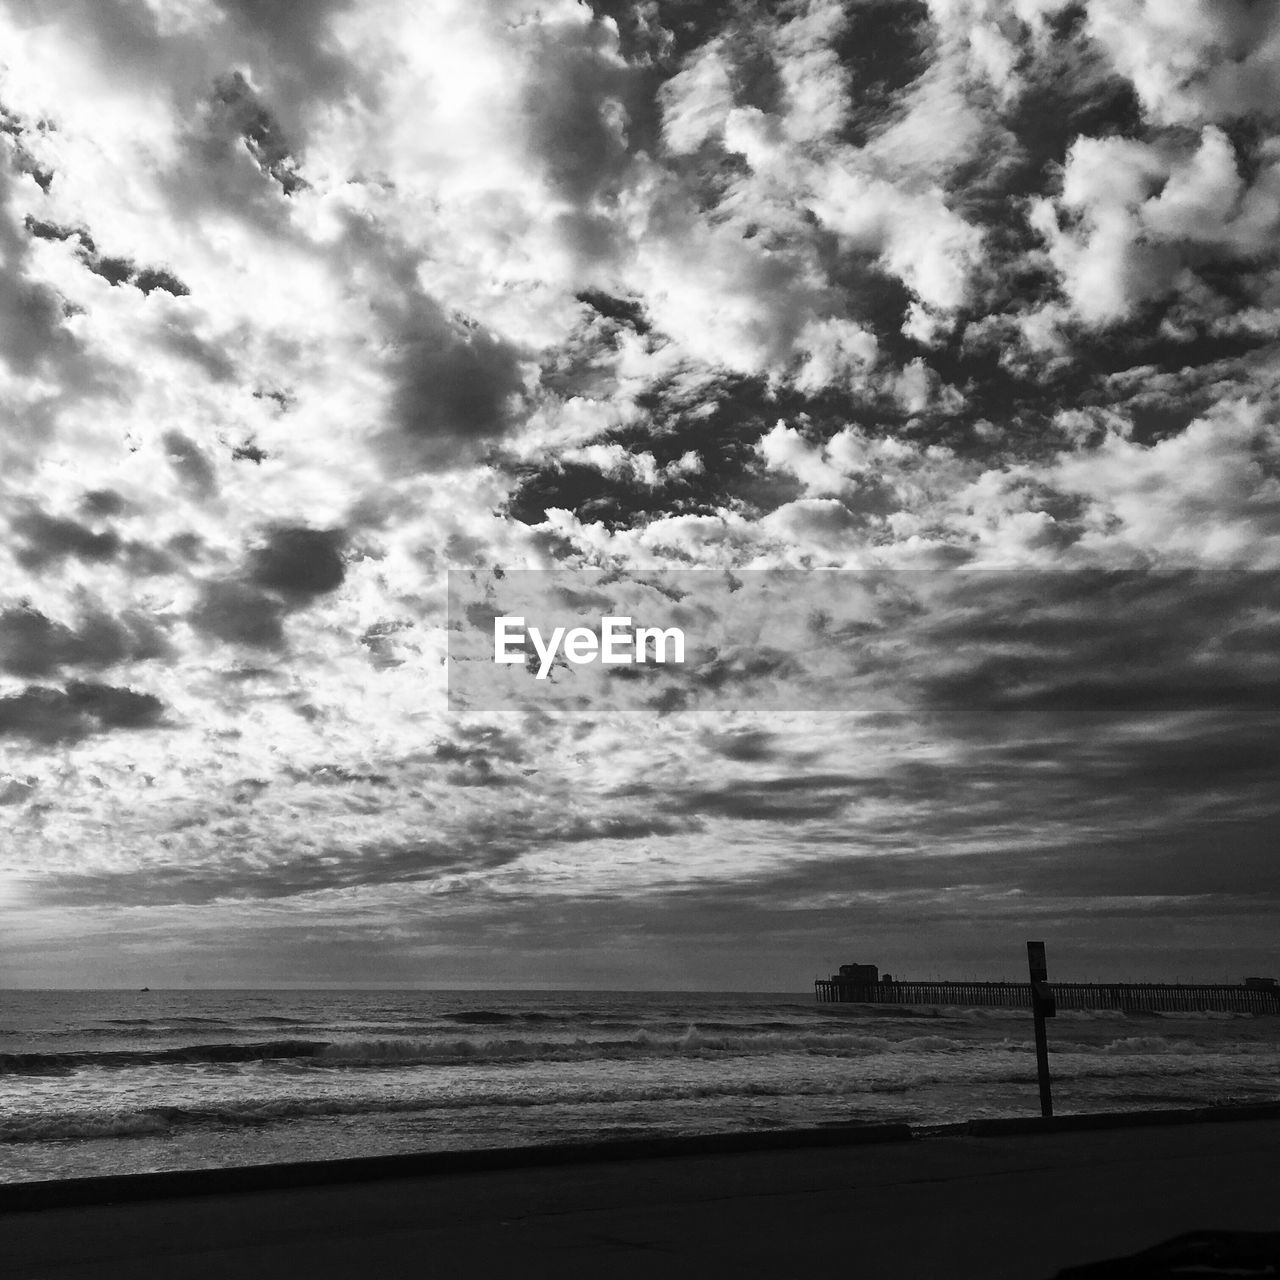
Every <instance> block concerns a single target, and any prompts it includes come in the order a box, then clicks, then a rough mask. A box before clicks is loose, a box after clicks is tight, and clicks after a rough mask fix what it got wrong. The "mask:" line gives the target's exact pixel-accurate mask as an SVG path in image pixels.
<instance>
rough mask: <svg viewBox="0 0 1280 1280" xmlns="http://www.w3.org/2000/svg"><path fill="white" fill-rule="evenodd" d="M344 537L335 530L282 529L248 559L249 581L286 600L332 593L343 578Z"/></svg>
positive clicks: (270, 534)
mask: <svg viewBox="0 0 1280 1280" xmlns="http://www.w3.org/2000/svg"><path fill="white" fill-rule="evenodd" d="M344 540H345V538H344V534H343V533H342V532H341V531H340V530H335V529H307V528H302V527H299V526H293V525H283V526H279V527H277V528H275V529H272V530H271V531H270V532H269V533H268V534H267V539H266V542H265V543H264V544H263V545H262V546H260V547H257V548H255V549H254V551H253V552H252V553H251V555H250V559H249V581H250V582H252V583H253V584H254V585H255V586H257V587H264V588H266V589H267V590H270V591H279V592H280V593H281V594H283V595H284V596H286V597H295V598H297V597H303V598H305V597H312V596H319V595H324V594H326V593H327V592H330V591H336V590H337V589H338V588H339V587H340V586H342V583H343V580H344V578H345V577H346V572H347V569H346V562H345V561H344V560H343V557H342V545H343V542H344Z"/></svg>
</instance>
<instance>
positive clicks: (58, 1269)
mask: <svg viewBox="0 0 1280 1280" xmlns="http://www.w3.org/2000/svg"><path fill="white" fill-rule="evenodd" d="M1153 1119H1155V1118H1154V1117H1150V1116H1148V1117H1145V1118H1144V1117H1131V1118H1130V1120H1131V1121H1132V1123H1126V1121H1125V1118H1124V1117H1111V1118H1109V1119H1107V1120H1102V1121H1098V1124H1099V1125H1101V1126H1105V1127H1098V1128H1092V1129H1090V1128H1084V1127H1083V1125H1085V1124H1087V1123H1088V1122H1087V1121H1082V1120H1080V1119H1078V1118H1077V1119H1076V1120H1074V1121H1072V1122H1069V1125H1074V1126H1079V1127H1074V1128H1073V1127H1065V1128H1060V1129H1058V1130H1057V1131H1054V1128H1053V1127H1052V1126H1045V1125H1044V1124H1042V1123H1040V1122H1037V1121H1027V1122H1024V1123H1022V1124H1020V1125H1015V1124H1013V1123H1012V1122H1006V1123H1005V1124H1004V1126H1003V1127H1004V1128H1005V1129H1006V1130H1016V1131H1012V1132H999V1131H998V1130H999V1129H1000V1128H1001V1126H1000V1125H985V1126H984V1125H982V1124H979V1125H976V1126H949V1127H944V1128H941V1129H936V1130H932V1131H923V1130H922V1131H919V1132H917V1133H914V1134H913V1133H910V1131H907V1133H906V1134H904V1133H903V1132H902V1131H900V1130H895V1131H894V1132H891V1133H888V1134H886V1135H885V1136H886V1137H887V1139H888V1140H882V1141H874V1142H866V1141H858V1140H857V1139H856V1137H854V1140H852V1141H851V1142H849V1143H847V1144H839V1145H837V1144H836V1143H835V1141H834V1140H830V1141H829V1142H828V1143H827V1144H826V1145H821V1146H814V1145H806V1146H798V1147H787V1146H785V1145H781V1143H782V1142H783V1141H784V1138H783V1135H778V1134H773V1135H770V1136H769V1141H770V1143H771V1144H772V1149H761V1150H749V1149H741V1150H736V1151H725V1150H721V1151H714V1150H709V1151H705V1152H699V1151H698V1150H697V1149H696V1141H695V1142H694V1143H692V1144H690V1145H689V1148H688V1150H686V1151H685V1152H683V1153H680V1154H666V1155H657V1154H655V1155H652V1156H650V1157H649V1158H634V1157H633V1158H628V1159H617V1158H610V1157H609V1148H608V1145H607V1144H601V1145H600V1146H599V1147H598V1148H596V1149H595V1150H594V1151H592V1150H590V1149H587V1150H584V1151H583V1152H582V1158H580V1159H576V1160H572V1161H563V1162H559V1163H556V1164H550V1165H538V1164H531V1163H528V1161H529V1159H530V1156H529V1153H524V1154H523V1155H522V1156H518V1160H520V1161H523V1162H524V1163H523V1167H515V1168H502V1167H501V1157H500V1153H496V1152H492V1153H488V1155H487V1158H488V1160H489V1161H490V1167H488V1168H483V1169H476V1170H474V1171H472V1172H464V1171H447V1169H445V1166H443V1165H441V1166H439V1167H440V1168H441V1169H442V1171H441V1172H436V1173H429V1172H428V1173H422V1174H419V1175H417V1176H404V1177H386V1176H378V1177H376V1178H373V1179H369V1180H364V1181H357V1180H345V1181H336V1182H333V1183H331V1184H329V1185H311V1186H303V1187H298V1186H293V1187H290V1186H287V1185H281V1186H278V1187H276V1188H274V1189H267V1188H265V1187H262V1173H261V1171H260V1172H259V1180H260V1181H259V1187H260V1189H257V1190H253V1191H247V1192H240V1193H237V1192H235V1191H229V1190H226V1189H223V1190H221V1191H219V1192H217V1193H215V1194H197V1195H173V1194H165V1192H166V1191H168V1192H170V1193H172V1192H177V1191H181V1190H182V1186H181V1179H182V1177H183V1175H181V1174H177V1175H153V1177H154V1178H156V1179H164V1178H169V1179H170V1183H169V1185H168V1186H167V1187H166V1186H165V1184H164V1183H163V1181H161V1182H160V1183H158V1184H157V1183H154V1182H153V1184H152V1185H151V1187H150V1188H149V1190H150V1192H151V1193H152V1194H151V1196H150V1198H147V1199H142V1200H138V1201H132V1202H130V1201H128V1200H124V1201H122V1202H117V1203H81V1204H67V1205H64V1206H63V1207H52V1206H53V1204H54V1203H55V1202H56V1200H57V1198H58V1197H57V1193H56V1191H53V1192H52V1194H50V1196H49V1202H50V1205H51V1207H46V1208H26V1209H20V1208H16V1207H13V1205H14V1201H13V1200H0V1213H2V1215H3V1231H0V1273H3V1274H5V1275H6V1276H12V1277H21V1278H29V1280H36V1278H37V1277H40V1278H43V1280H50V1278H52V1277H66V1278H68V1280H70V1278H71V1277H85V1278H88V1277H93V1278H94V1280H113V1278H115V1277H121V1278H123V1277H128V1278H129V1280H136V1278H137V1277H139V1276H170V1275H173V1276H178V1275H181V1276H184V1277H191V1278H200V1277H223V1276H232V1275H243V1276H268V1275H270V1276H293V1275H299V1276H307V1277H310V1278H312V1280H314V1278H316V1277H327V1276H332V1277H348V1276H351V1277H354V1276H366V1275H378V1276H410V1275H414V1276H417V1275H423V1274H427V1273H430V1274H433V1275H437V1276H446V1277H448V1276H464V1275H465V1276H548V1277H549V1276H583V1277H586V1276H598V1275H603V1274H606V1273H607V1274H610V1275H613V1276H622V1277H627V1276H636V1277H640V1276H651V1275H655V1274H662V1275H664V1276H666V1277H674V1276H695V1275H697V1276H703V1275H708V1274H711V1275H716V1274H723V1275H747V1276H756V1275H759V1276H765V1275H768V1276H790V1275H818V1274H827V1273H832V1272H834V1271H835V1270H836V1269H837V1268H838V1269H839V1271H841V1272H843V1273H845V1274H852V1275H857V1276H859V1277H878V1276H884V1277H931V1276H938V1277H943V1276H946V1277H969V1276H972V1277H983V1278H985V1280H1000V1278H1001V1277H1010V1280H1012V1278H1013V1277H1017V1278H1018V1280H1034V1278H1035V1277H1041V1276H1043V1277H1046V1278H1047V1277H1050V1276H1053V1275H1054V1274H1056V1272H1057V1271H1059V1270H1060V1269H1062V1268H1064V1267H1068V1266H1078V1265H1081V1264H1084V1263H1087V1262H1090V1261H1095V1260H1099V1259H1101V1258H1105V1257H1114V1256H1117V1255H1123V1254H1129V1253H1133V1252H1136V1251H1139V1250H1142V1249H1145V1248H1149V1247H1151V1246H1153V1245H1155V1244H1157V1243H1159V1242H1161V1241H1163V1240H1166V1239H1168V1238H1170V1237H1173V1236H1176V1235H1179V1234H1181V1233H1184V1232H1188V1231H1195V1230H1219V1231H1258V1232H1262V1231H1269V1232H1276V1231H1280V1205H1278V1204H1277V1198H1276V1189H1277V1187H1280V1118H1263V1119H1259V1118H1257V1116H1256V1115H1255V1116H1252V1117H1250V1118H1243V1117H1241V1118H1235V1119H1232V1120H1215V1119H1206V1120H1202V1121H1200V1122H1195V1123H1152V1120H1153ZM993 1129H995V1130H997V1131H996V1132H992V1130H993ZM851 1136H852V1135H851ZM437 1160H439V1157H437ZM331 1172H332V1174H333V1176H338V1177H342V1176H344V1175H343V1174H342V1173H341V1171H340V1170H338V1169H336V1168H335V1169H333V1170H331ZM384 1172H385V1171H384ZM220 1176H223V1177H226V1176H227V1173H226V1172H225V1171H221V1172H220ZM109 1181H110V1180H99V1182H98V1194H100V1195H108V1196H109V1195H110V1190H109V1187H108V1185H107V1184H108V1183H109ZM56 1185H57V1184H48V1186H49V1187H50V1188H54V1187H56ZM21 1190H22V1189H20V1188H17V1187H10V1188H6V1189H5V1193H6V1194H7V1195H10V1196H12V1195H13V1194H14V1193H17V1192H19V1191H21ZM26 1191H27V1193H28V1194H30V1187H28V1188H27V1189H26Z"/></svg>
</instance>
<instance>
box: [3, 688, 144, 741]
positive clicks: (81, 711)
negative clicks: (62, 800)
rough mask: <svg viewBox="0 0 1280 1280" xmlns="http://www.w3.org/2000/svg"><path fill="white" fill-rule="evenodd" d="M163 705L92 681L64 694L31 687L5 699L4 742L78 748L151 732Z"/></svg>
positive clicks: (63, 692) (56, 690) (68, 689)
mask: <svg viewBox="0 0 1280 1280" xmlns="http://www.w3.org/2000/svg"><path fill="white" fill-rule="evenodd" d="M163 714H164V704H163V703H162V702H161V701H160V699H159V698H157V697H155V696H154V695H152V694H149V693H138V692H136V691H135V690H133V689H123V688H116V687H115V686H113V685H106V684H97V683H93V682H88V681H79V682H74V683H72V684H69V685H67V686H66V688H65V689H55V688H47V687H44V686H40V685H28V686H27V688H26V689H24V690H23V692H22V693H18V694H13V695H11V696H10V697H6V698H0V736H8V737H17V738H26V739H27V740H28V741H30V742H37V743H42V744H44V745H53V744H56V743H63V742H78V741H79V740H80V739H82V738H87V737H89V736H90V735H91V734H94V733H100V732H103V731H105V730H111V729H147V728H152V727H154V726H155V725H157V724H158V723H160V720H161V718H162V716H163Z"/></svg>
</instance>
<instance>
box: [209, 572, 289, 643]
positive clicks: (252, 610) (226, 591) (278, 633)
mask: <svg viewBox="0 0 1280 1280" xmlns="http://www.w3.org/2000/svg"><path fill="white" fill-rule="evenodd" d="M285 612H286V610H285V606H284V604H283V602H282V601H281V600H280V599H279V598H278V597H276V596H274V595H271V594H269V593H268V592H266V591H260V590H258V589H257V588H255V587H251V586H246V585H245V584H243V583H239V582H211V583H207V584H206V585H205V587H204V588H203V590H202V592H201V596H200V602H199V604H198V605H197V606H196V608H195V609H194V610H193V611H192V613H191V615H190V621H191V625H192V626H193V627H195V628H196V630H198V631H201V632H203V633H204V634H205V635H207V636H211V637H212V638H214V639H216V640H225V641H227V642H228V643H231V644H244V645H250V646H252V647H253V648H257V649H274V650H280V649H283V648H284V647H285V638H284V615H285Z"/></svg>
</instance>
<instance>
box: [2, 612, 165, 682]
mask: <svg viewBox="0 0 1280 1280" xmlns="http://www.w3.org/2000/svg"><path fill="white" fill-rule="evenodd" d="M170 652H171V650H170V647H169V643H168V641H167V640H166V638H165V636H164V633H163V631H161V629H160V628H159V627H158V626H157V625H156V624H155V623H154V622H153V621H152V620H151V619H150V618H148V617H146V616H145V615H144V614H142V613H139V612H137V611H126V612H124V613H122V614H120V615H118V616H112V615H110V614H107V613H104V612H101V611H98V612H89V613H86V614H84V615H82V616H81V617H80V619H79V620H78V621H77V623H76V625H75V626H74V627H68V626H64V625H63V624H62V623H59V622H53V621H52V620H50V619H49V618H47V617H45V615H44V614H42V613H40V612H39V611H38V610H36V609H30V608H15V609H6V610H4V611H3V612H0V670H4V671H7V672H9V673H10V674H11V675H16V676H46V675H51V674H52V673H54V672H55V671H59V670H61V669H62V668H63V667H82V668H85V669H87V670H101V669H103V668H105V667H113V666H115V665H117V664H118V663H122V662H145V661H149V660H152V659H156V658H164V657H167V656H169V654H170Z"/></svg>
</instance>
